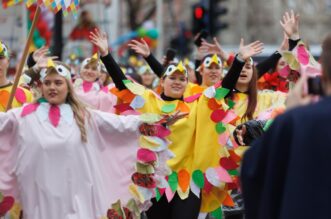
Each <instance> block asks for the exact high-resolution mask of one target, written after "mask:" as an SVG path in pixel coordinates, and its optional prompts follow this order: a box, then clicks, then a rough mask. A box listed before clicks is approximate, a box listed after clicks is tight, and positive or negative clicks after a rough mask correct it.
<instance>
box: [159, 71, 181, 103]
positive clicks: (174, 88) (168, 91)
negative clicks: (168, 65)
mask: <svg viewBox="0 0 331 219" xmlns="http://www.w3.org/2000/svg"><path fill="white" fill-rule="evenodd" d="M186 85H187V78H186V77H185V75H184V74H182V73H180V72H174V73H173V74H171V75H169V76H166V77H165V78H164V79H162V80H161V86H162V87H163V90H164V94H165V95H166V96H168V97H171V98H176V99H178V98H181V97H182V96H183V94H184V91H185V89H186Z"/></svg>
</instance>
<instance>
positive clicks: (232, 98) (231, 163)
mask: <svg viewBox="0 0 331 219" xmlns="http://www.w3.org/2000/svg"><path fill="white" fill-rule="evenodd" d="M282 26H283V29H284V31H285V32H286V34H287V35H288V36H289V38H290V39H291V40H297V39H295V38H299V37H298V20H297V18H296V17H295V16H294V14H293V13H292V14H291V15H289V14H286V15H285V16H284V20H283V22H282ZM244 60H245V64H244V66H243V67H242V70H241V72H240V75H239V79H238V82H237V83H236V85H235V88H234V89H233V90H224V88H219V87H218V85H217V84H216V85H215V86H214V87H210V88H208V89H205V90H204V91H203V94H204V95H203V97H202V98H200V99H199V104H198V110H197V116H198V117H197V118H198V119H197V129H196V133H201V132H202V131H205V133H206V134H205V135H200V134H197V135H196V146H195V150H196V152H195V156H194V163H195V165H196V166H197V167H196V168H200V169H201V170H202V171H203V172H206V176H205V178H207V179H208V178H210V180H208V182H211V181H212V182H214V184H213V185H214V186H218V187H219V188H224V187H227V188H224V189H223V190H214V191H213V190H212V189H210V188H209V189H205V188H204V189H203V190H202V206H201V211H202V212H205V213H207V212H211V211H212V212H213V214H214V216H216V217H220V216H221V215H222V209H221V204H223V205H225V206H229V207H234V205H235V203H234V202H233V200H232V198H231V196H230V195H229V194H228V193H224V192H222V191H226V190H233V189H237V188H238V187H239V185H238V184H239V183H238V181H239V180H238V171H237V168H238V167H239V164H240V160H241V158H240V157H241V155H242V154H243V152H244V149H245V148H243V147H239V146H238V145H237V143H236V142H235V140H234V138H233V136H232V133H233V131H234V130H235V127H236V126H237V125H239V124H241V123H243V122H246V121H249V120H252V119H259V120H266V119H270V118H273V117H275V116H276V115H277V114H279V113H281V112H282V111H283V110H284V109H285V100H286V94H285V93H282V92H273V91H260V92H258V91H257V84H256V83H257V77H258V74H257V71H256V67H255V66H254V64H253V60H252V59H251V58H245V59H244ZM205 64H206V63H205V62H204V63H203V64H202V66H201V67H200V72H201V75H202V78H203V80H204V76H205V75H204V73H205V72H204V65H205ZM233 65H238V64H236V63H233ZM233 67H234V66H232V68H233ZM225 78H226V77H225ZM224 80H225V79H224ZM222 96H228V97H229V98H227V100H226V101H223V100H222V99H221V98H220V97H222ZM200 102H204V103H202V104H200ZM206 117H209V118H210V120H207V122H204V123H201V124H199V121H201V119H202V118H206ZM212 155H214V156H212ZM229 176H230V177H229ZM229 182H230V183H229ZM231 182H232V183H231ZM207 188H208V187H207ZM214 188H215V187H214ZM241 210H243V209H241Z"/></svg>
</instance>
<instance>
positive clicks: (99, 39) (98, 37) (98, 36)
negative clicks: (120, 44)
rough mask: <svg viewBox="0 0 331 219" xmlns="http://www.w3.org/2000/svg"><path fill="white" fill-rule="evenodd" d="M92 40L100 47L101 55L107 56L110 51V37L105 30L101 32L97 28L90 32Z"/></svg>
mask: <svg viewBox="0 0 331 219" xmlns="http://www.w3.org/2000/svg"><path fill="white" fill-rule="evenodd" d="M89 37H90V41H91V43H93V44H94V45H95V46H97V47H98V49H99V51H100V55H101V56H106V55H108V53H109V47H108V39H107V34H106V33H105V32H102V33H101V32H100V31H99V30H98V29H97V28H96V29H95V30H94V32H90V36H89Z"/></svg>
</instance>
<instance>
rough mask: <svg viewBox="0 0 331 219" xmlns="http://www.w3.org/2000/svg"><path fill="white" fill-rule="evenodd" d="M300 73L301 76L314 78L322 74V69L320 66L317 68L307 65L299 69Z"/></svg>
mask: <svg viewBox="0 0 331 219" xmlns="http://www.w3.org/2000/svg"><path fill="white" fill-rule="evenodd" d="M301 72H302V74H306V75H308V76H310V77H316V76H320V75H321V74H322V69H321V66H320V65H317V66H311V65H307V66H302V67H301Z"/></svg>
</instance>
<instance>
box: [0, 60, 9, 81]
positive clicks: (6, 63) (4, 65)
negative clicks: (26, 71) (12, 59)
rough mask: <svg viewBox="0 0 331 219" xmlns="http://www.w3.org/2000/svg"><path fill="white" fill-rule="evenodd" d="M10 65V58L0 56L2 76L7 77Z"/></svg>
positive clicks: (0, 73) (0, 76)
mask: <svg viewBox="0 0 331 219" xmlns="http://www.w3.org/2000/svg"><path fill="white" fill-rule="evenodd" d="M8 67H9V60H8V58H6V57H0V78H2V79H5V78H6V76H7V70H8Z"/></svg>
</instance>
